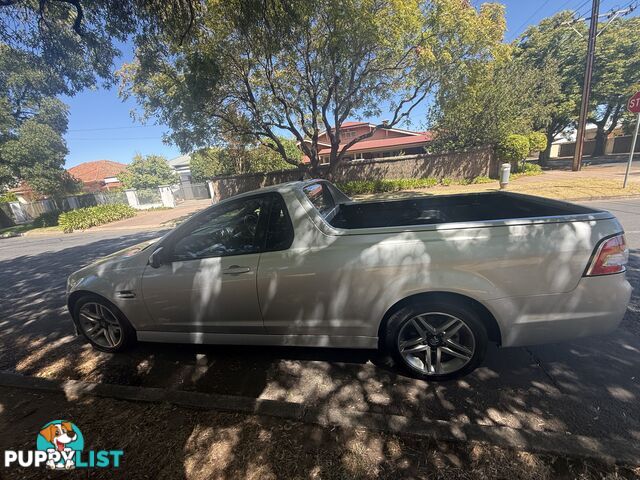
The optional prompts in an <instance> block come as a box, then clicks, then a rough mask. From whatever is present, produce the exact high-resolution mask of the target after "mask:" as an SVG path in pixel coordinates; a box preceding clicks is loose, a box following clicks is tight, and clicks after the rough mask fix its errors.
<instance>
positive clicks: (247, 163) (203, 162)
mask: <svg viewBox="0 0 640 480" xmlns="http://www.w3.org/2000/svg"><path fill="white" fill-rule="evenodd" d="M280 142H281V143H282V145H284V146H285V148H286V149H287V156H288V157H289V158H292V159H294V160H296V161H297V162H300V161H301V160H302V152H301V151H300V149H299V148H298V147H297V145H296V142H294V141H293V140H291V139H289V138H284V137H280ZM291 168H294V166H293V165H292V164H291V163H289V162H286V161H284V160H283V158H282V157H281V156H280V154H278V153H276V152H275V151H274V149H273V148H269V147H266V146H264V145H262V144H258V145H249V146H243V147H242V148H239V147H238V146H235V147H233V148H230V147H212V148H203V149H200V150H198V151H196V152H194V153H193V154H192V155H191V174H192V175H193V178H194V180H196V181H198V182H200V181H205V180H208V179H210V178H213V177H215V176H218V175H237V174H242V173H263V172H273V171H277V170H287V169H291Z"/></svg>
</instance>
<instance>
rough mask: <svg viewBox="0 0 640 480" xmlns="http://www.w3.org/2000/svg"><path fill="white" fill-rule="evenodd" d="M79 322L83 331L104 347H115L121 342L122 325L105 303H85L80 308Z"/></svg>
mask: <svg viewBox="0 0 640 480" xmlns="http://www.w3.org/2000/svg"><path fill="white" fill-rule="evenodd" d="M78 316H79V319H78V320H79V323H80V328H81V329H82V331H83V333H84V334H85V335H86V336H87V337H88V338H89V339H90V340H91V341H93V342H94V343H96V344H97V345H99V346H101V347H104V348H115V347H117V346H118V345H119V344H120V342H122V327H121V326H120V322H119V321H118V318H117V317H116V316H115V315H114V313H113V312H112V311H111V310H110V309H109V308H108V307H106V306H105V305H102V304H100V303H95V302H88V303H85V304H84V305H83V306H82V308H80V312H79V314H78Z"/></svg>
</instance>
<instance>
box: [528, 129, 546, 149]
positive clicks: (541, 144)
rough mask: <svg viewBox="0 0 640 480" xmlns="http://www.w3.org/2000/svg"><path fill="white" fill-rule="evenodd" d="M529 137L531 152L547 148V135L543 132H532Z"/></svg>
mask: <svg viewBox="0 0 640 480" xmlns="http://www.w3.org/2000/svg"><path fill="white" fill-rule="evenodd" d="M528 138H529V152H541V151H542V150H544V149H545V148H547V136H546V135H545V134H544V133H542V132H531V133H530V134H529V135H528Z"/></svg>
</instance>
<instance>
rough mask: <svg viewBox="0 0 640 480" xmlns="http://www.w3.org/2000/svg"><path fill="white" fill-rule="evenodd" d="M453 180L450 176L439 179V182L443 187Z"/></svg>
mask: <svg viewBox="0 0 640 480" xmlns="http://www.w3.org/2000/svg"><path fill="white" fill-rule="evenodd" d="M453 183H454V180H453V178H451V177H444V178H443V179H442V180H440V184H441V185H442V186H444V187H448V186H449V185H453Z"/></svg>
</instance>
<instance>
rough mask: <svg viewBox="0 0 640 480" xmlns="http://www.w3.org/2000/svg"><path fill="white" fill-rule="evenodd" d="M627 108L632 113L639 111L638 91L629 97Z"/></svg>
mask: <svg viewBox="0 0 640 480" xmlns="http://www.w3.org/2000/svg"><path fill="white" fill-rule="evenodd" d="M627 109H628V110H629V111H630V112H633V113H640V92H638V93H636V94H635V95H634V96H633V97H631V98H630V99H629V104H628V105H627Z"/></svg>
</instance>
